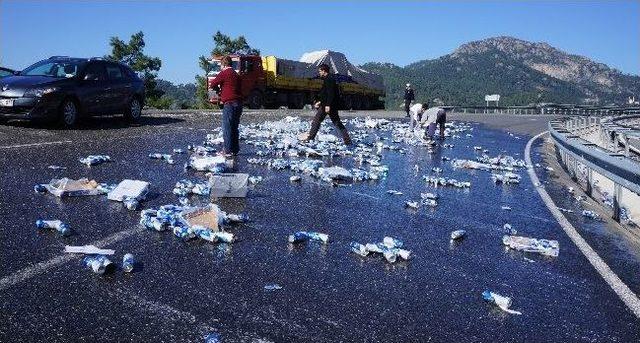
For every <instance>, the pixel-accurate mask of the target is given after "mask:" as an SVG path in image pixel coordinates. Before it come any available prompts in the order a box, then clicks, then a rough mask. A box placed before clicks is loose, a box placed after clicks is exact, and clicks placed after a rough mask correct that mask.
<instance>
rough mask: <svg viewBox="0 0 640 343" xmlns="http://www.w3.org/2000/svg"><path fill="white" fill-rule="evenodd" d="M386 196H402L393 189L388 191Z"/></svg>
mask: <svg viewBox="0 0 640 343" xmlns="http://www.w3.org/2000/svg"><path fill="white" fill-rule="evenodd" d="M387 194H391V195H402V192H400V191H396V190H395V189H390V190H388V191H387Z"/></svg>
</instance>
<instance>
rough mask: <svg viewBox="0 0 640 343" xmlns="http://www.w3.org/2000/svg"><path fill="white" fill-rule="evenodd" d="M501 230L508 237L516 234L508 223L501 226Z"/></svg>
mask: <svg viewBox="0 0 640 343" xmlns="http://www.w3.org/2000/svg"><path fill="white" fill-rule="evenodd" d="M502 228H503V229H504V231H506V232H507V233H508V234H510V235H515V234H517V233H518V231H517V230H516V229H514V228H512V227H511V224H508V223H507V224H504V225H503V226H502Z"/></svg>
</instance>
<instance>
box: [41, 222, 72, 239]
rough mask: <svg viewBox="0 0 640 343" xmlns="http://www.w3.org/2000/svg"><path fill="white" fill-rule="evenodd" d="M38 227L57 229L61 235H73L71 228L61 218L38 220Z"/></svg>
mask: <svg viewBox="0 0 640 343" xmlns="http://www.w3.org/2000/svg"><path fill="white" fill-rule="evenodd" d="M36 227H37V228H38V229H56V231H58V232H59V233H60V234H61V235H63V236H65V237H67V236H69V235H71V229H70V228H69V226H68V225H67V224H65V223H63V222H62V221H60V220H42V219H38V220H36Z"/></svg>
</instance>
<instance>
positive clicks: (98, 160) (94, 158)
mask: <svg viewBox="0 0 640 343" xmlns="http://www.w3.org/2000/svg"><path fill="white" fill-rule="evenodd" d="M79 161H80V163H82V164H86V165H87V166H88V167H90V166H95V165H98V164H102V163H104V162H111V157H109V156H107V155H89V156H87V157H86V158H81V159H80V160H79Z"/></svg>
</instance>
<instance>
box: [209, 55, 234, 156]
mask: <svg viewBox="0 0 640 343" xmlns="http://www.w3.org/2000/svg"><path fill="white" fill-rule="evenodd" d="M220 64H221V66H222V71H221V72H220V73H219V74H218V76H216V77H215V78H214V79H213V80H211V81H209V88H215V87H218V86H220V87H221V88H222V91H221V94H220V101H221V102H222V103H223V107H222V137H223V139H224V148H223V151H222V152H221V153H220V155H224V156H225V157H231V156H235V155H237V154H238V152H240V131H239V129H238V126H240V116H241V115H242V92H241V90H240V87H241V82H240V75H238V73H236V71H235V70H233V68H232V67H231V57H229V56H224V57H222V59H221V60H220Z"/></svg>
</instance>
